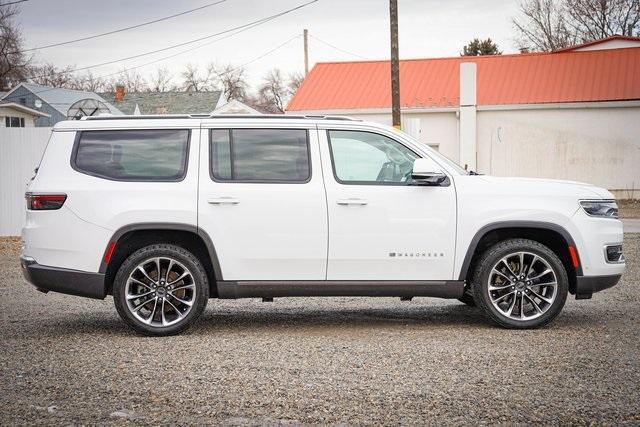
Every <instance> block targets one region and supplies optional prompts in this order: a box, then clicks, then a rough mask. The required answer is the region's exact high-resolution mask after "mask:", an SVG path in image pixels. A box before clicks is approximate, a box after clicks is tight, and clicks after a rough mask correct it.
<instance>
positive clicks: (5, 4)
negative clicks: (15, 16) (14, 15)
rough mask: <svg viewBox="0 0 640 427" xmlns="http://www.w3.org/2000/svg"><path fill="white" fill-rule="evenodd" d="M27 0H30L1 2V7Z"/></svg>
mask: <svg viewBox="0 0 640 427" xmlns="http://www.w3.org/2000/svg"><path fill="white" fill-rule="evenodd" d="M25 1H28V0H16V1H10V2H9V3H0V7H2V6H11V5H12V4H18V3H24V2H25Z"/></svg>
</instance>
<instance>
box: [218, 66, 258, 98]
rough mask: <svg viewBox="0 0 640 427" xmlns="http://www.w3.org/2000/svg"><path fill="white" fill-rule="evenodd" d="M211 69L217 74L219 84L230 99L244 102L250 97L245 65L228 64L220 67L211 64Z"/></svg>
mask: <svg viewBox="0 0 640 427" xmlns="http://www.w3.org/2000/svg"><path fill="white" fill-rule="evenodd" d="M209 69H210V70H211V72H212V73H215V74H216V76H217V79H218V85H219V86H220V87H221V88H222V91H223V92H224V95H225V97H226V98H227V99H228V100H232V99H236V100H238V101H241V102H244V101H246V100H247V99H248V96H247V90H248V89H249V84H248V83H247V80H246V77H245V73H246V71H245V68H244V67H233V66H232V65H231V64H228V65H226V66H224V67H222V68H219V67H216V66H215V65H213V64H210V65H209Z"/></svg>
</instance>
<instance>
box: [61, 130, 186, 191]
mask: <svg viewBox="0 0 640 427" xmlns="http://www.w3.org/2000/svg"><path fill="white" fill-rule="evenodd" d="M189 135H190V132H189V130H186V129H178V130H168V129H153V130H104V131H102V130H100V131H85V132H81V133H80V135H79V137H78V139H77V142H76V147H75V156H74V162H73V166H74V167H75V169H76V170H78V171H80V172H84V173H87V174H89V175H94V176H98V177H102V178H107V179H114V180H118V181H181V180H182V179H183V178H184V177H185V175H186V172H187V160H188V151H189Z"/></svg>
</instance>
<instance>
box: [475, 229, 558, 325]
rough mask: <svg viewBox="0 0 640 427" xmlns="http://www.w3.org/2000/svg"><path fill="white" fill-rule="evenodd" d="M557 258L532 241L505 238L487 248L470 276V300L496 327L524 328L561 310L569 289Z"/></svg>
mask: <svg viewBox="0 0 640 427" xmlns="http://www.w3.org/2000/svg"><path fill="white" fill-rule="evenodd" d="M568 283H569V282H568V278H567V272H566V270H565V268H564V266H563V264H562V261H560V259H559V258H558V256H557V255H556V254H555V253H554V252H553V251H552V250H551V249H549V248H548V247H546V246H544V245H542V244H541V243H538V242H536V241H533V240H528V239H509V240H505V241H502V242H500V243H497V244H495V245H494V246H492V247H490V248H489V249H488V250H487V251H486V252H485V253H484V254H483V255H482V257H481V259H480V261H479V262H478V263H477V265H476V269H475V271H474V275H473V285H472V286H473V293H474V301H475V302H476V303H477V305H478V306H479V307H480V308H481V309H482V310H483V311H484V313H485V314H486V315H487V316H488V317H489V318H490V319H492V320H493V321H494V322H496V323H497V324H499V325H501V326H504V327H506V328H514V329H528V328H536V327H539V326H543V325H546V324H547V323H549V322H551V321H552V320H553V319H554V318H555V317H556V316H557V315H558V314H559V313H560V311H561V310H562V307H564V304H565V302H566V299H567V293H568V289H569V284H568Z"/></svg>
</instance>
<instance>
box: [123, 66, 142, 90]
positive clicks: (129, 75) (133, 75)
mask: <svg viewBox="0 0 640 427" xmlns="http://www.w3.org/2000/svg"><path fill="white" fill-rule="evenodd" d="M118 82H119V83H120V84H122V85H123V86H124V89H125V91H126V92H144V91H147V90H149V87H148V86H147V82H146V80H145V79H144V77H142V75H141V74H140V73H139V72H137V71H136V70H127V69H123V70H122V71H121V72H120V74H119V75H118Z"/></svg>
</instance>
